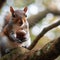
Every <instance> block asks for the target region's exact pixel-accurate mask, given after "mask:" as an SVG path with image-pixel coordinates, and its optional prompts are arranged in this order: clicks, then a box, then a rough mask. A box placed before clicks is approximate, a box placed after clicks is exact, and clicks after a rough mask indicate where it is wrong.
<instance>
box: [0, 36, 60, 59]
mask: <svg viewBox="0 0 60 60" xmlns="http://www.w3.org/2000/svg"><path fill="white" fill-rule="evenodd" d="M23 51H25V52H24V53H23ZM59 55H60V37H59V38H57V39H55V40H53V41H51V42H49V43H47V44H46V45H45V46H44V47H43V48H42V49H40V50H37V51H33V50H31V51H28V50H26V49H24V48H22V47H20V48H16V49H15V50H13V51H12V52H11V53H9V54H7V55H5V56H3V57H2V58H0V60H54V59H55V58H57V57H58V56H59Z"/></svg>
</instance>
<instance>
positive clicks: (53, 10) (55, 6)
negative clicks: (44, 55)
mask: <svg viewBox="0 0 60 60" xmlns="http://www.w3.org/2000/svg"><path fill="white" fill-rule="evenodd" d="M10 6H12V7H14V9H21V10H22V9H23V8H24V7H25V6H27V7H28V11H27V13H26V14H27V20H28V22H29V25H30V36H31V40H32V41H33V40H34V39H35V38H36V36H37V35H38V34H39V33H40V32H41V31H42V30H43V28H44V27H47V26H49V25H51V24H52V23H55V22H57V21H58V20H60V0H0V31H1V29H2V26H3V24H4V17H5V15H6V14H8V13H9V11H10V10H9V8H10ZM59 36H60V26H58V27H56V28H54V29H52V30H50V31H49V32H47V33H46V34H45V35H44V36H43V37H42V38H41V39H40V41H39V42H38V44H37V45H36V47H35V49H40V48H42V47H43V46H44V45H45V44H46V43H48V42H49V41H51V40H54V39H56V38H58V37H59ZM56 60H60V58H59V57H58V58H57V59H56Z"/></svg>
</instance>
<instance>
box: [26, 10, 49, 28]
mask: <svg viewBox="0 0 60 60" xmlns="http://www.w3.org/2000/svg"><path fill="white" fill-rule="evenodd" d="M47 13H49V10H48V9H46V10H44V11H42V12H39V13H38V14H36V15H32V16H30V17H29V18H28V19H27V20H28V22H29V26H30V28H31V27H33V26H34V25H35V24H36V23H38V22H39V21H41V20H42V19H43V18H44V17H45V16H46V14H47Z"/></svg>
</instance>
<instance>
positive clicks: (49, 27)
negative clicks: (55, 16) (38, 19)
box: [28, 20, 60, 50]
mask: <svg viewBox="0 0 60 60" xmlns="http://www.w3.org/2000/svg"><path fill="white" fill-rule="evenodd" d="M58 25H60V20H59V21H58V22H56V23H54V24H52V25H50V26H48V27H45V28H44V29H43V30H42V32H41V33H40V34H39V35H38V36H37V37H36V38H35V39H34V41H33V42H32V44H31V45H30V47H28V49H29V50H31V49H33V48H34V46H35V45H36V44H37V42H38V41H39V39H40V38H41V37H42V36H44V34H45V33H46V32H48V31H49V30H51V29H53V28H55V27H57V26H58Z"/></svg>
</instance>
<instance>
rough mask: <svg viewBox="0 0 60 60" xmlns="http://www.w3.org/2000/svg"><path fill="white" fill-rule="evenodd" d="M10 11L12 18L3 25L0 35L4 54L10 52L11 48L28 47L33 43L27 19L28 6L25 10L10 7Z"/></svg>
mask: <svg viewBox="0 0 60 60" xmlns="http://www.w3.org/2000/svg"><path fill="white" fill-rule="evenodd" d="M10 12H11V16H10V19H9V20H8V22H7V24H5V26H4V27H3V29H2V32H1V35H0V39H1V43H0V46H1V51H2V56H3V55H4V54H5V53H8V52H9V49H13V48H16V47H26V48H28V47H29V46H30V44H31V39H30V34H29V24H28V21H27V19H26V12H27V7H25V8H24V9H23V10H14V9H13V7H10ZM5 23H6V22H5Z"/></svg>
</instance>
